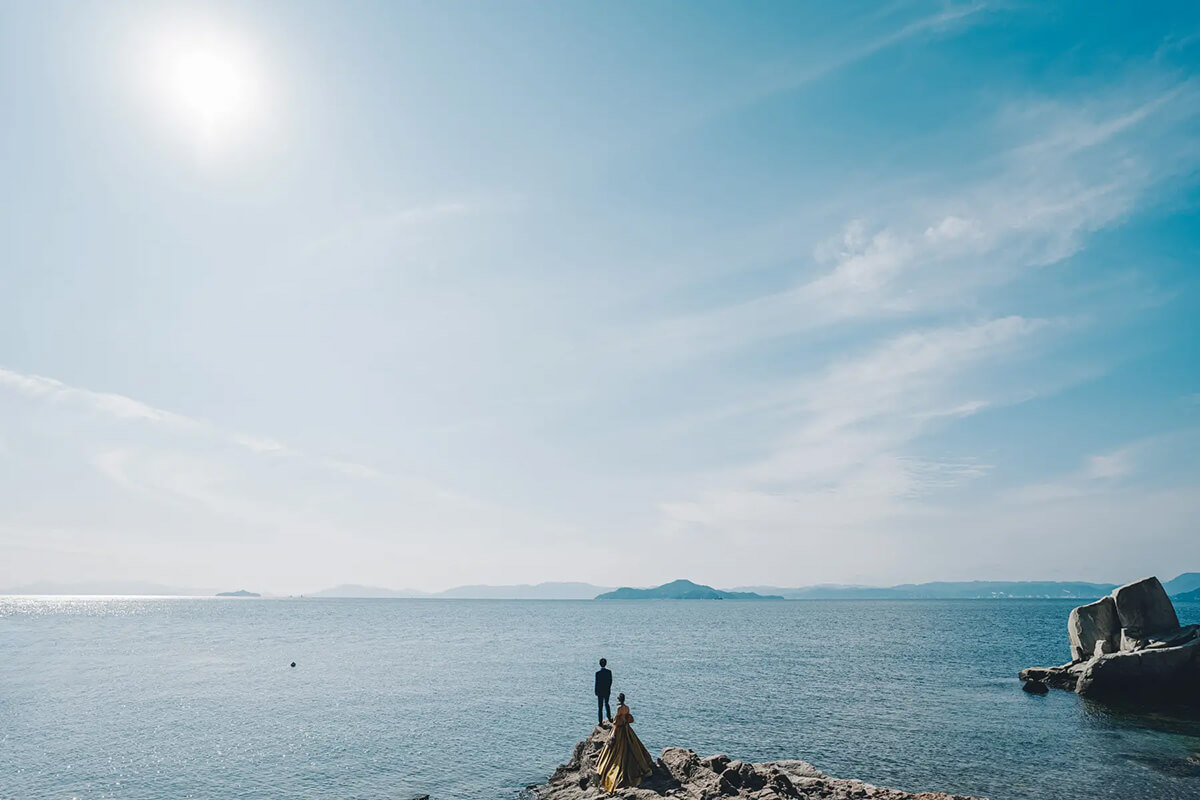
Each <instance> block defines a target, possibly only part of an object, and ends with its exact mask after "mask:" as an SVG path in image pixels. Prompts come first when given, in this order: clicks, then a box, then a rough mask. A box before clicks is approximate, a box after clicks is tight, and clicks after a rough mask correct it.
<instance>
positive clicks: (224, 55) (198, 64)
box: [146, 35, 267, 152]
mask: <svg viewBox="0 0 1200 800" xmlns="http://www.w3.org/2000/svg"><path fill="white" fill-rule="evenodd" d="M148 61H149V63H148V64H147V65H146V66H147V67H149V75H148V77H149V78H150V80H151V88H152V94H153V97H154V105H155V106H157V107H159V109H160V110H161V111H162V112H165V115H164V117H165V121H167V122H168V123H169V124H170V126H171V127H172V128H173V129H175V131H176V133H177V134H179V135H182V136H183V137H184V138H185V139H187V140H189V141H190V142H191V143H192V144H194V145H195V146H197V147H199V148H201V149H202V150H204V151H206V152H211V151H215V150H222V149H226V148H228V147H230V146H231V145H233V144H234V143H235V142H237V141H238V140H240V139H244V138H246V137H247V136H249V135H251V134H252V133H254V131H255V129H256V128H257V127H259V126H260V125H261V123H262V121H263V118H264V116H265V105H266V102H267V97H266V92H265V86H264V83H265V82H264V76H263V71H262V68H261V66H260V65H259V63H258V61H257V59H256V57H255V53H254V51H253V49H252V48H251V47H249V46H248V45H247V44H246V43H245V42H242V41H239V40H238V39H237V38H236V37H234V36H231V35H225V36H218V35H206V36H196V35H192V36H188V37H178V38H172V37H170V36H159V37H156V40H155V42H154V45H153V47H152V49H151V52H150V54H149V58H148Z"/></svg>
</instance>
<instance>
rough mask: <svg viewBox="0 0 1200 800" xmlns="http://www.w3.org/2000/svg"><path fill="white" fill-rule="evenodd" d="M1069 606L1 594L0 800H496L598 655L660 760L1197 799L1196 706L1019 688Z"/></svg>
mask: <svg viewBox="0 0 1200 800" xmlns="http://www.w3.org/2000/svg"><path fill="white" fill-rule="evenodd" d="M1073 605H1076V603H1074V602H1071V601H1054V600H1003V601H993V600H982V601H969V600H968V601H867V600H862V601H799V602H730V601H726V602H713V601H651V602H619V601H617V602H599V601H583V602H569V601H561V602H559V601H444V600H316V599H303V598H300V599H280V600H269V599H264V600H231V599H216V598H214V599H156V598H16V597H8V598H3V597H0V798H4V800H10V799H11V800H25V799H26V798H39V799H40V798H130V799H131V800H136V799H138V798H146V799H150V798H155V799H159V798H161V799H164V800H165V799H166V798H172V799H174V798H187V797H192V798H290V797H297V798H300V797H303V798H339V799H348V798H400V799H401V800H406V798H410V797H412V796H414V795H418V794H426V793H428V794H431V795H432V796H433V797H434V800H444V799H446V798H515V797H517V796H518V794H519V793H520V790H521V789H522V787H524V786H526V785H528V784H531V783H536V782H540V781H542V780H545V778H546V777H547V776H548V775H549V774H550V772H551V771H552V770H553V769H554V767H555V765H557V764H559V763H561V762H563V761H565V760H566V759H567V758H568V757H569V755H570V752H571V748H572V746H573V745H574V744H575V742H577V741H578V740H579V739H581V738H583V737H584V736H585V735H586V734H587V733H588V732H589V731H590V729H591V725H592V723H593V722H594V716H593V715H594V713H595V709H594V702H595V701H594V698H593V696H592V685H591V684H592V673H593V672H594V670H595V668H596V667H595V661H596V659H598V658H599V657H600V656H606V657H607V658H608V659H609V662H610V666H611V667H612V669H613V672H614V673H615V682H614V687H613V690H614V696H615V692H617V691H623V692H625V693H626V694H627V695H628V696H629V703H630V706H631V707H632V710H633V713H634V716H635V717H636V718H637V730H638V734H639V736H640V737H641V738H642V740H643V741H644V742H645V743H646V745H647V746H648V747H649V748H650V749H651V751H652V752H654V753H655V754H657V752H658V750H659V749H661V748H662V747H663V746H666V745H679V746H685V747H691V748H694V749H696V750H698V751H701V753H702V754H707V753H711V752H725V753H728V754H730V755H731V756H733V757H735V758H742V759H748V760H755V761H758V760H766V759H777V758H802V759H805V760H808V761H811V762H813V763H814V764H816V765H817V766H818V767H819V768H820V769H822V770H824V771H826V772H828V773H830V774H833V775H837V776H839V777H847V778H849V777H853V778H861V779H863V780H867V781H870V782H872V783H876V784H881V785H887V786H895V787H898V788H903V789H909V790H913V791H916V790H932V789H939V790H945V791H951V792H959V793H967V794H977V795H981V796H988V797H991V798H994V799H995V800H1018V799H1022V800H1024V799H1025V798H1036V799H1038V800H1042V799H1048V800H1049V799H1052V800H1059V799H1060V798H1061V799H1062V800H1075V799H1076V798H1101V799H1102V798H1134V797H1136V798H1161V799H1162V800H1172V799H1173V798H1200V775H1198V774H1197V773H1200V770H1197V769H1195V768H1194V767H1193V766H1192V765H1189V763H1188V762H1187V760H1186V759H1187V757H1188V756H1189V755H1192V754H1195V753H1200V721H1197V720H1196V719H1195V718H1194V717H1192V718H1189V717H1188V716H1187V715H1185V714H1180V713H1163V712H1159V713H1156V714H1146V713H1130V712H1118V711H1114V710H1110V709H1107V708H1105V707H1103V706H1100V705H1097V704H1094V703H1091V702H1088V701H1085V700H1082V699H1080V698H1078V697H1076V696H1075V695H1073V694H1070V693H1067V692H1060V691H1053V692H1051V693H1050V694H1049V695H1048V696H1044V697H1035V696H1031V695H1027V694H1025V693H1024V692H1022V691H1021V690H1020V684H1019V682H1018V681H1017V680H1016V673H1017V670H1019V669H1020V668H1022V667H1025V666H1031V665H1046V664H1056V663H1061V662H1063V661H1065V660H1066V658H1067V646H1066V617H1067V614H1068V612H1069V611H1070V609H1071V608H1072V606H1073ZM1177 607H1178V610H1179V613H1180V617H1181V620H1182V621H1184V622H1200V604H1198V603H1190V604H1185V603H1180V604H1178V605H1177ZM292 661H295V662H296V664H297V666H296V667H295V668H294V669H293V668H291V667H289V666H288V665H289V664H290V662H292Z"/></svg>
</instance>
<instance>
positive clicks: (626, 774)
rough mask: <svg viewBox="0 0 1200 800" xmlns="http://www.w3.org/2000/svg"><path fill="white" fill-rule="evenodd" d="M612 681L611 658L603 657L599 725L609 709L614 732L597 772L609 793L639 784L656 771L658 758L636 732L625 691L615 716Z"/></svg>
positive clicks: (598, 691) (598, 673)
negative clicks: (612, 702) (609, 699)
mask: <svg viewBox="0 0 1200 800" xmlns="http://www.w3.org/2000/svg"><path fill="white" fill-rule="evenodd" d="M612 681H613V674H612V670H610V669H609V668H608V661H607V660H606V659H603V658H602V659H600V669H599V670H597V671H596V716H597V717H598V718H599V722H597V725H598V726H599V727H601V728H603V727H604V712H606V711H607V712H608V722H609V724H610V725H611V726H612V732H611V733H610V734H609V736H608V741H606V742H605V743H604V749H603V750H601V751H600V757H599V758H597V759H596V773H597V774H598V775H599V776H600V782H601V783H602V784H603V785H604V789H605V790H606V791H607V792H608V793H609V794H612V793H613V792H615V791H617V790H618V789H628V788H631V787H634V786H637V785H638V784H640V783H641V782H642V781H643V780H644V779H645V778H647V777H649V775H650V774H651V773H652V772H653V771H654V759H653V758H651V757H650V753H649V751H648V750H646V747H645V745H643V744H642V742H641V740H640V739H638V737H637V734H636V733H634V732H633V714H632V713H630V711H629V706H627V705H625V694H624V693H623V692H622V693H619V694H618V695H617V715H616V717H614V716H613V713H612V707H611V706H609V704H608V698H609V696H610V694H611V693H612Z"/></svg>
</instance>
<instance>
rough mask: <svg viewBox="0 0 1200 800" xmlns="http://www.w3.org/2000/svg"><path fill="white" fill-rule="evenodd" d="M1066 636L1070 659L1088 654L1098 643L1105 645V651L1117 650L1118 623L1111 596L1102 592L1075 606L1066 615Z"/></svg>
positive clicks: (1078, 658)
mask: <svg viewBox="0 0 1200 800" xmlns="http://www.w3.org/2000/svg"><path fill="white" fill-rule="evenodd" d="M1067 636H1068V638H1069V639H1070V642H1071V660H1072V661H1084V660H1086V659H1089V658H1091V657H1092V656H1093V655H1094V654H1095V653H1096V646H1097V645H1098V644H1099V645H1101V646H1103V647H1107V648H1108V650H1107V652H1112V651H1113V650H1116V649H1117V647H1118V646H1119V644H1120V641H1121V623H1120V620H1119V619H1118V618H1117V604H1116V602H1115V601H1114V600H1113V598H1112V597H1109V596H1105V597H1102V598H1100V599H1099V600H1097V601H1096V602H1094V603H1088V604H1087V605H1086V606H1080V607H1079V608H1076V609H1074V610H1073V611H1072V612H1071V616H1070V617H1069V618H1068V619H1067Z"/></svg>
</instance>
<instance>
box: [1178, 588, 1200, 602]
mask: <svg viewBox="0 0 1200 800" xmlns="http://www.w3.org/2000/svg"><path fill="white" fill-rule="evenodd" d="M1171 599H1173V600H1182V601H1183V602H1185V603H1200V589H1192V590H1191V591H1190V592H1180V593H1179V594H1176V595H1172V596H1171Z"/></svg>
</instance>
